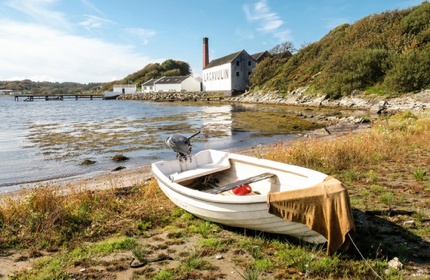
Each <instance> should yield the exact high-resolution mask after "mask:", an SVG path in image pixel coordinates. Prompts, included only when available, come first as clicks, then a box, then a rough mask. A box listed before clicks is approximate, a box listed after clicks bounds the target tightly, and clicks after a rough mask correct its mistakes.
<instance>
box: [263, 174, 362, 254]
mask: <svg viewBox="0 0 430 280" xmlns="http://www.w3.org/2000/svg"><path fill="white" fill-rule="evenodd" d="M267 203H268V206H269V213H271V214H273V215H276V216H279V217H281V218H283V219H284V220H289V221H292V222H298V223H302V224H305V225H307V226H308V227H309V228H310V229H312V230H314V231H316V232H318V233H320V234H321V235H323V236H324V237H325V238H326V239H327V253H328V254H333V253H335V252H336V251H337V250H338V249H340V248H342V249H344V250H346V249H347V248H348V247H349V243H350V240H349V238H347V234H348V233H350V234H352V235H353V234H354V233H355V226H354V218H353V216H352V211H351V206H350V202H349V196H348V191H347V190H346V188H345V187H344V186H343V185H342V183H341V182H340V181H338V180H337V179H335V178H333V177H327V178H326V179H325V180H324V181H323V182H322V183H320V184H318V185H315V186H313V187H310V188H306V189H301V190H295V191H286V192H278V193H269V195H268V196H267Z"/></svg>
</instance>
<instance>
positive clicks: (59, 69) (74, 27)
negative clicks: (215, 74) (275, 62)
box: [0, 0, 422, 83]
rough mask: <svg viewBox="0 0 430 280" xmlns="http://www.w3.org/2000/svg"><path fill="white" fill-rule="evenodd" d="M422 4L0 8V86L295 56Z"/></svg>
mask: <svg viewBox="0 0 430 280" xmlns="http://www.w3.org/2000/svg"><path fill="white" fill-rule="evenodd" d="M421 2H422V0H360V1H358V0H294V1H293V0H251V1H246V0H183V1H178V0H134V1H132V0H122V1H119V0H0V80H21V79H31V80H33V81H51V82H80V83H88V82H110V81H112V80H117V79H122V78H124V77H125V76H127V75H128V74H131V73H133V72H135V71H138V70H140V69H142V68H143V67H145V66H146V65H147V64H149V63H155V62H160V63H161V62H163V61H165V60H166V59H175V60H181V61H185V62H187V63H189V64H190V66H191V68H192V72H193V74H194V75H195V76H200V75H201V70H202V69H201V68H202V41H203V37H208V38H209V60H212V59H216V58H219V57H222V56H225V55H228V54H231V53H234V52H237V51H240V50H243V49H244V50H246V51H247V52H248V53H250V54H253V53H257V52H260V51H265V50H270V49H271V48H273V47H274V46H276V45H278V44H280V43H283V42H286V41H289V42H292V43H293V44H294V46H295V47H296V48H297V49H299V48H300V47H301V46H302V45H303V44H307V43H312V42H315V41H318V40H320V39H321V38H322V37H323V36H324V35H326V34H327V33H328V32H329V31H330V30H331V29H333V28H334V27H336V26H338V25H340V24H343V23H350V24H351V23H354V22H355V21H357V20H359V19H361V18H363V17H365V16H368V15H371V14H375V13H381V12H384V11H391V10H394V9H405V8H409V7H413V6H416V5H419V4H420V3H421Z"/></svg>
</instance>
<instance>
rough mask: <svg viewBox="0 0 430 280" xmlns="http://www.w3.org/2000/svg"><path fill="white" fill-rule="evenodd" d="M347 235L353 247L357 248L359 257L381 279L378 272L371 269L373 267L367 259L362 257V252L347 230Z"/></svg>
mask: <svg viewBox="0 0 430 280" xmlns="http://www.w3.org/2000/svg"><path fill="white" fill-rule="evenodd" d="M348 237H349V239H350V240H351V242H352V245H354V247H355V249H356V250H357V252H358V253H359V254H360V256H361V258H362V259H363V260H364V262H365V263H366V265H367V266H368V267H369V268H370V270H371V271H372V272H373V274H375V276H376V277H377V278H379V279H381V280H384V279H383V278H382V277H381V276H379V274H378V273H377V272H376V271H375V270H374V269H373V267H372V266H371V265H370V264H369V262H368V261H367V259H365V258H364V256H363V254H362V253H361V252H360V250H359V249H358V247H357V245H356V244H355V242H354V240H353V239H352V237H351V235H350V234H349V232H348Z"/></svg>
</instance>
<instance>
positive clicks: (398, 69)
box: [251, 1, 430, 98]
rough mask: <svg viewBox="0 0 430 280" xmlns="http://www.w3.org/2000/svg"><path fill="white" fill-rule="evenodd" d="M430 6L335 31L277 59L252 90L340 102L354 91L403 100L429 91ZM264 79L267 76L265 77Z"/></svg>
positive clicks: (262, 68) (379, 16)
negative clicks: (302, 92) (302, 90)
mask: <svg viewBox="0 0 430 280" xmlns="http://www.w3.org/2000/svg"><path fill="white" fill-rule="evenodd" d="M429 18H430V3H429V2H427V1H426V2H423V3H422V4H421V5H419V6H416V7H412V8H409V9H405V10H394V11H387V12H384V13H381V14H372V15H370V16H367V17H365V18H363V19H361V20H359V21H357V22H355V23H353V24H351V25H350V24H343V25H340V26H338V27H336V28H335V29H333V30H331V31H330V32H329V33H328V34H327V35H326V36H324V37H323V38H322V39H321V40H320V41H318V42H315V43H312V44H310V45H308V46H306V47H304V48H302V49H301V50H300V51H298V52H297V53H296V54H294V55H293V56H287V57H284V58H282V57H280V55H275V56H274V57H273V58H269V60H268V61H265V63H261V64H260V65H259V66H257V68H256V69H255V71H254V73H253V74H252V75H251V83H252V89H253V90H263V91H264V90H265V91H269V90H279V91H281V92H285V93H287V92H288V91H290V90H294V89H297V88H299V87H305V86H308V87H309V88H308V92H310V93H317V92H318V93H324V94H327V95H328V96H329V97H333V98H338V97H341V96H344V95H350V94H352V93H353V92H354V91H357V90H358V91H364V92H368V93H378V94H399V93H405V92H411V91H417V90H422V89H426V88H429V87H430V20H429ZM259 73H268V74H266V75H265V76H264V77H261V75H260V74H259Z"/></svg>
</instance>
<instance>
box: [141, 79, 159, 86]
mask: <svg viewBox="0 0 430 280" xmlns="http://www.w3.org/2000/svg"><path fill="white" fill-rule="evenodd" d="M155 81H156V79H149V80H148V81H146V82H144V83H143V84H142V86H153V85H154V83H155Z"/></svg>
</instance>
